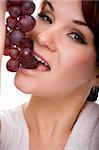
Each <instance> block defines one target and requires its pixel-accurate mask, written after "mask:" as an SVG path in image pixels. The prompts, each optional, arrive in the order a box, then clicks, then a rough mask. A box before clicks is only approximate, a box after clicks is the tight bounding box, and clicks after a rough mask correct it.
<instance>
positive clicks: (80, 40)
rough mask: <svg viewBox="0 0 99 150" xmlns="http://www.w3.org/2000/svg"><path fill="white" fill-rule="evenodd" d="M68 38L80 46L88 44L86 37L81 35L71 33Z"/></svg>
mask: <svg viewBox="0 0 99 150" xmlns="http://www.w3.org/2000/svg"><path fill="white" fill-rule="evenodd" d="M67 36H69V37H70V38H71V39H72V40H74V41H75V42H77V43H79V44H87V43H86V40H85V38H84V36H83V35H82V34H81V33H77V32H71V33H68V34H67Z"/></svg>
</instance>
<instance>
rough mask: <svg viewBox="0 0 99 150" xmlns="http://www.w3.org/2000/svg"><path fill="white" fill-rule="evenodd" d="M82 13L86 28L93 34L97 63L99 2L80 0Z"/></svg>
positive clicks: (96, 0) (98, 58)
mask: <svg viewBox="0 0 99 150" xmlns="http://www.w3.org/2000/svg"><path fill="white" fill-rule="evenodd" d="M82 12H83V16H84V18H85V21H86V23H87V25H88V27H89V28H90V29H91V31H92V32H93V34H94V46H95V49H96V52H97V61H99V1H98V0H82Z"/></svg>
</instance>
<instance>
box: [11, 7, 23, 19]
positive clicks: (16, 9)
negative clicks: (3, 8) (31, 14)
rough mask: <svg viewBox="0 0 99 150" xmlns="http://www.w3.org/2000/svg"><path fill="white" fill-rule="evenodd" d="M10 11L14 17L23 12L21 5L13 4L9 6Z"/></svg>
mask: <svg viewBox="0 0 99 150" xmlns="http://www.w3.org/2000/svg"><path fill="white" fill-rule="evenodd" d="M8 12H9V14H10V15H11V16H12V17H18V16H20V14H21V8H20V7H19V6H11V7H9V8H8Z"/></svg>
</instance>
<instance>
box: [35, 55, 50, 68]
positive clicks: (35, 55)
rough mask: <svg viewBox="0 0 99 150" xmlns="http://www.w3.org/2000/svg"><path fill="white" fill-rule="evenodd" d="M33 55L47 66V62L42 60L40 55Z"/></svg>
mask: <svg viewBox="0 0 99 150" xmlns="http://www.w3.org/2000/svg"><path fill="white" fill-rule="evenodd" d="M34 57H35V58H36V59H37V60H38V61H40V62H42V63H43V64H45V66H48V64H47V63H46V62H45V61H44V60H42V59H41V58H40V57H38V56H37V55H34Z"/></svg>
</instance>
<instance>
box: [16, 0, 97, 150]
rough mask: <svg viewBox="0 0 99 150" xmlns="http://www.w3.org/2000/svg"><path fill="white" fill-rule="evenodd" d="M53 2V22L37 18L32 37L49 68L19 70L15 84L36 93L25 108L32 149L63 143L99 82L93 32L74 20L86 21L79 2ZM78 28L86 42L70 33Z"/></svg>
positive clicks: (26, 91)
mask: <svg viewBox="0 0 99 150" xmlns="http://www.w3.org/2000/svg"><path fill="white" fill-rule="evenodd" d="M50 2H51V4H52V5H53V7H54V9H55V10H54V12H52V11H51V10H50V9H49V7H48V6H47V7H46V9H45V10H46V11H49V13H47V15H48V16H49V17H50V18H51V19H52V24H50V23H49V22H48V21H44V20H41V19H40V18H39V17H37V18H36V26H35V28H34V29H33V31H32V32H31V33H30V34H29V35H30V36H31V37H32V38H33V40H34V51H36V52H37V53H38V54H40V55H41V56H43V57H44V58H45V59H46V60H47V61H48V62H49V64H50V67H51V70H50V71H47V72H43V71H34V70H19V71H18V72H17V73H16V76H15V85H16V87H17V88H18V89H19V90H21V91H22V92H24V93H30V94H32V96H31V100H30V101H29V102H28V103H26V104H24V105H23V106H22V108H23V111H24V116H25V119H26V121H27V125H28V129H29V139H30V141H29V142H30V149H32V148H35V149H39V147H40V148H43V149H46V147H48V144H50V149H52V150H53V149H54V150H55V148H56V149H58V150H60V149H62V148H63V147H64V145H65V144H66V140H67V139H68V137H69V135H70V133H71V131H72V128H73V125H74V123H75V120H76V119H77V116H78V114H79V112H80V111H81V109H82V108H83V107H84V104H85V101H86V97H87V96H88V94H89V92H90V89H91V87H92V86H93V85H95V84H96V75H97V70H98V69H97V67H96V52H95V48H94V45H93V38H94V37H93V34H92V32H91V30H90V29H89V28H88V27H87V26H84V25H78V24H75V23H73V22H72V20H81V21H83V22H85V21H84V18H83V16H82V13H81V6H80V0H75V3H74V1H72V0H71V1H67V0H50ZM72 3H73V4H72ZM60 6H61V7H60ZM70 10H72V11H70ZM64 14H65V15H64ZM77 31H79V32H81V33H82V34H83V36H84V37H85V39H86V43H87V44H82V43H81V42H78V41H79V40H76V39H75V36H74V34H71V33H72V32H76V33H77ZM32 141H34V142H32ZM47 149H48V148H47Z"/></svg>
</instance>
